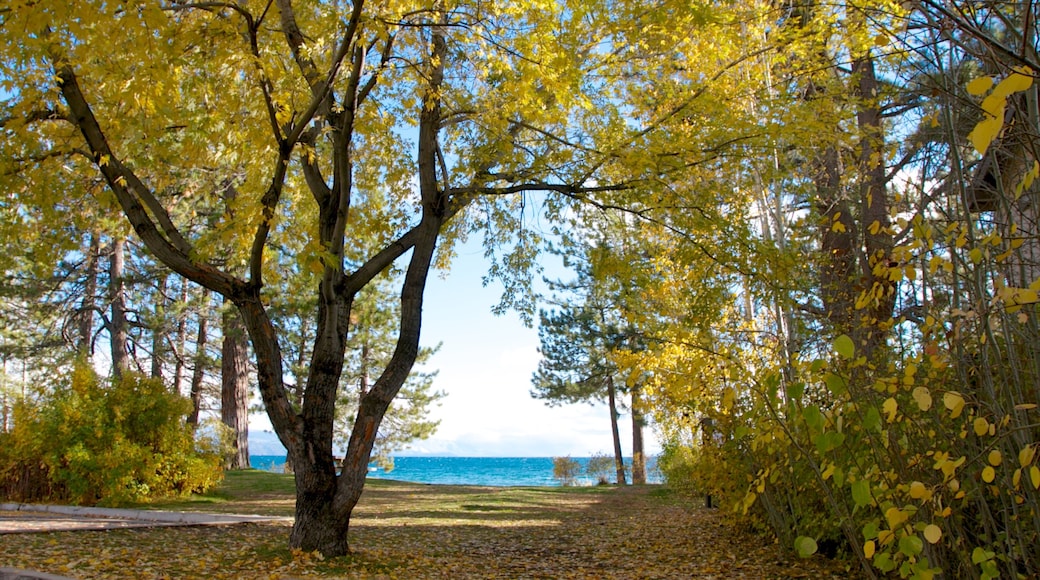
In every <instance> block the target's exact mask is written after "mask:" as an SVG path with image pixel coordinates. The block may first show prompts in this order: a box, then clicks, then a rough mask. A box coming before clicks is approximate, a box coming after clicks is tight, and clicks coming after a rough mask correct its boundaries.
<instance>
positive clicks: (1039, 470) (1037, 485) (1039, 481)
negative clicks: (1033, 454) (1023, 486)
mask: <svg viewBox="0 0 1040 580" xmlns="http://www.w3.org/2000/svg"><path fill="white" fill-rule="evenodd" d="M1029 480H1030V481H1031V482H1033V488H1034V489H1040V467H1037V466H1035V465H1034V466H1032V467H1030V468H1029Z"/></svg>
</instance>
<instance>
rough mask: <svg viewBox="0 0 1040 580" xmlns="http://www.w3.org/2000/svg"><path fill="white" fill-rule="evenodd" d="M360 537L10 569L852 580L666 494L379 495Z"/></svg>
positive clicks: (36, 553)
mask: <svg viewBox="0 0 1040 580" xmlns="http://www.w3.org/2000/svg"><path fill="white" fill-rule="evenodd" d="M242 500H245V503H248V500H246V499H245V498H242ZM262 502H263V507H264V511H266V512H269V513H284V512H286V511H291V508H292V502H291V499H290V498H286V497H281V498H278V497H273V496H272V497H264V498H263V499H262ZM236 503H237V501H236ZM239 507H244V506H241V505H240V506H239ZM253 507H258V506H253ZM242 511H243V512H252V511H257V510H246V509H244V510H242ZM351 534H352V536H351V542H352V547H353V549H354V551H355V553H354V555H353V556H352V557H350V558H348V559H338V560H331V561H321V560H320V559H318V558H316V557H314V556H312V555H306V554H295V555H293V554H290V553H289V551H288V550H286V549H285V548H284V545H285V542H286V538H287V536H288V527H287V526H286V525H285V524H270V523H269V524H240V525H236V526H233V527H226V528H155V529H135V530H112V531H108V532H55V533H47V534H24V535H19V534H11V535H6V536H4V537H3V541H2V542H0V566H12V567H20V568H31V569H36V570H41V571H44V572H50V573H54V574H65V575H69V576H72V577H76V578H84V579H86V578H303V577H328V578H336V577H339V578H404V579H410V578H417V579H421V578H445V579H447V578H451V579H458V578H597V579H599V578H619V579H620V578H625V579H634V578H669V579H670V578H827V577H834V578H847V577H849V574H848V572H846V570H845V566H844V565H843V564H841V563H837V562H830V561H826V560H823V559H822V558H813V559H810V560H800V559H798V558H797V557H795V556H791V555H788V554H785V553H783V552H782V551H781V550H779V549H778V547H777V546H775V545H772V544H771V543H769V542H765V543H764V542H762V540H760V539H755V538H752V537H748V536H746V535H743V534H740V533H739V532H737V531H736V530H734V529H733V528H732V526H730V525H728V524H726V523H725V522H724V518H723V517H722V514H720V513H719V512H718V511H717V510H706V509H703V508H699V507H694V506H693V505H692V504H690V503H688V502H684V501H681V500H679V499H677V498H676V497H674V496H673V495H671V494H669V493H667V492H665V491H664V490H663V489H661V488H658V487H643V488H622V489H611V488H602V489H599V488H597V489H592V490H567V489H553V488H537V489H518V488H474V487H447V486H424V485H413V484H401V483H394V484H388V485H379V486H371V487H370V488H369V489H368V490H367V491H366V492H365V496H364V498H363V499H362V502H361V504H360V505H359V507H358V509H357V511H356V512H355V517H354V519H353V524H352V528H351Z"/></svg>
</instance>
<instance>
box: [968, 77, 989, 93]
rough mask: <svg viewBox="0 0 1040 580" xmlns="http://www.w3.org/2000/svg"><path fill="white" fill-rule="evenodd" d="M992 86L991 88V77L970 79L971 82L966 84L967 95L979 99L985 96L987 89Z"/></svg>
mask: <svg viewBox="0 0 1040 580" xmlns="http://www.w3.org/2000/svg"><path fill="white" fill-rule="evenodd" d="M992 86H993V77H990V76H985V77H979V78H977V79H972V81H971V82H969V83H968V87H967V89H968V94H969V95H973V96H976V97H980V96H982V95H984V94H986V91H988V90H989V88H990V87H992Z"/></svg>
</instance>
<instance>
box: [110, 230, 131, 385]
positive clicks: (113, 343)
mask: <svg viewBox="0 0 1040 580" xmlns="http://www.w3.org/2000/svg"><path fill="white" fill-rule="evenodd" d="M125 244H126V242H125V240H123V239H122V238H117V239H115V240H113V241H112V247H111V248H109V254H108V301H109V321H108V335H109V345H110V347H111V353H112V376H113V377H116V378H119V377H121V376H122V375H123V373H124V372H125V371H126V370H128V369H129V368H130V353H129V351H127V334H126V287H125V284H124V281H123V269H124V258H125Z"/></svg>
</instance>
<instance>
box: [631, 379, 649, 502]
mask: <svg viewBox="0 0 1040 580" xmlns="http://www.w3.org/2000/svg"><path fill="white" fill-rule="evenodd" d="M642 408H643V401H642V397H641V395H640V392H639V387H633V388H632V485H645V484H646V456H645V455H644V454H643V411H642Z"/></svg>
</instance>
